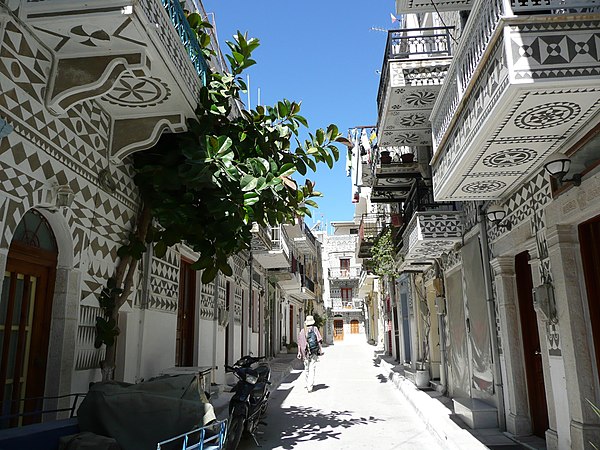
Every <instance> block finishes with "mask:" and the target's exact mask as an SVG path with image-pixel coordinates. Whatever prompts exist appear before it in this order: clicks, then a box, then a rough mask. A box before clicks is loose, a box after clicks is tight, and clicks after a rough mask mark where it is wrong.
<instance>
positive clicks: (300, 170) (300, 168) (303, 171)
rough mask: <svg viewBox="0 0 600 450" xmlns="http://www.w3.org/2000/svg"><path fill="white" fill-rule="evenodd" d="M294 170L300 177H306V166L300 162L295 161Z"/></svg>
mask: <svg viewBox="0 0 600 450" xmlns="http://www.w3.org/2000/svg"><path fill="white" fill-rule="evenodd" d="M296 169H297V170H298V173H299V174H300V175H302V176H304V175H306V164H304V162H303V161H302V160H298V161H296Z"/></svg>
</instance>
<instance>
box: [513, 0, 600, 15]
mask: <svg viewBox="0 0 600 450" xmlns="http://www.w3.org/2000/svg"><path fill="white" fill-rule="evenodd" d="M510 4H511V7H512V10H513V12H514V13H515V14H519V13H527V14H530V13H532V12H540V13H544V14H548V13H550V14H568V13H585V12H594V11H597V10H598V8H600V0H511V2H510Z"/></svg>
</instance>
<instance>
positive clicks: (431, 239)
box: [403, 211, 462, 265]
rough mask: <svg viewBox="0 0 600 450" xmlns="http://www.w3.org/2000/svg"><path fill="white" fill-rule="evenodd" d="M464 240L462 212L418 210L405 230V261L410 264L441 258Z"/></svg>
mask: <svg viewBox="0 0 600 450" xmlns="http://www.w3.org/2000/svg"><path fill="white" fill-rule="evenodd" d="M460 242H462V220H461V213H460V212H457V211H447V212H442V211H436V212H417V213H415V214H414V215H413V218H412V219H411V221H410V222H409V224H408V226H407V227H406V231H405V232H404V245H403V248H404V249H405V254H404V262H405V263H407V264H408V265H410V264H414V263H417V265H420V264H418V263H419V262H426V261H428V260H433V259H435V258H439V257H440V256H441V255H442V254H443V253H448V252H450V251H451V250H452V249H453V248H454V246H455V245H456V244H457V243H460Z"/></svg>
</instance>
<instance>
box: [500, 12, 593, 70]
mask: <svg viewBox="0 0 600 450" xmlns="http://www.w3.org/2000/svg"><path fill="white" fill-rule="evenodd" d="M599 25H600V22H598V21H593V20H590V21H577V22H563V23H556V22H552V23H543V24H542V23H536V24H527V25H515V26H511V27H510V32H511V39H510V44H511V50H512V59H513V62H514V75H515V79H517V80H521V79H534V80H535V79H549V78H568V77H577V78H582V77H591V78H597V77H598V76H599V75H600V48H599V47H598V44H599V43H600V40H599V38H598V36H599V34H598V28H599ZM561 31H562V32H561Z"/></svg>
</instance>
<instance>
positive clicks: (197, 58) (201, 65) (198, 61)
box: [161, 0, 208, 85]
mask: <svg viewBox="0 0 600 450" xmlns="http://www.w3.org/2000/svg"><path fill="white" fill-rule="evenodd" d="M161 2H162V4H163V6H164V7H165V10H166V11H167V13H168V14H169V17H170V19H171V22H172V23H173V26H174V27H175V30H176V31H177V34H178V35H179V38H180V39H181V42H182V44H183V46H184V47H185V50H186V51H187V54H188V55H189V57H190V60H191V61H192V64H193V65H194V67H195V68H196V73H197V74H198V76H199V77H200V79H201V80H202V84H203V85H206V73H207V71H208V65H207V64H206V60H205V59H204V56H203V55H202V50H201V49H200V45H199V44H198V39H197V38H196V33H194V31H193V30H192V29H191V27H190V24H189V23H188V21H187V19H186V17H185V13H184V12H183V9H182V8H181V5H180V3H179V1H178V0H161Z"/></svg>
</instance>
